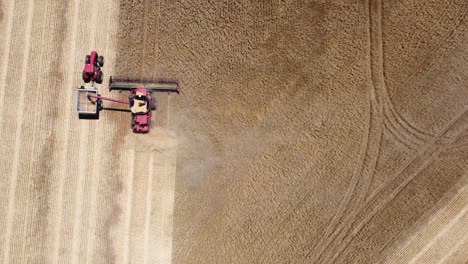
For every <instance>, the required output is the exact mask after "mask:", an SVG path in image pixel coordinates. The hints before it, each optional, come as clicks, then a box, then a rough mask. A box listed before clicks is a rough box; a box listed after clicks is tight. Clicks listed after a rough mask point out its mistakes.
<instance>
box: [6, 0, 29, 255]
mask: <svg viewBox="0 0 468 264" xmlns="http://www.w3.org/2000/svg"><path fill="white" fill-rule="evenodd" d="M33 13H34V0H31V1H29V2H28V10H27V15H26V29H25V34H24V43H25V48H24V53H23V59H22V63H21V78H20V84H19V87H20V91H19V100H18V101H19V102H18V105H20V106H21V107H23V105H24V100H25V93H26V82H27V74H28V72H27V65H28V59H29V53H30V46H31V28H32V18H33ZM23 117H24V111H19V112H18V114H17V119H16V131H15V145H14V146H15V149H14V153H13V162H12V165H11V167H12V169H11V175H10V179H11V182H10V190H9V195H8V197H9V200H8V207H7V208H8V209H7V210H8V211H7V215H6V220H5V223H6V224H5V226H6V228H5V230H6V231H5V232H6V234H5V240H4V243H3V249H4V255H3V263H5V264H7V263H9V261H10V244H11V236H12V229H13V216H14V214H15V199H16V187H17V186H16V185H17V179H18V172H19V165H20V164H19V162H20V160H19V158H20V157H19V155H20V148H21V145H22V144H21V133H22V130H21V127H22V125H23Z"/></svg>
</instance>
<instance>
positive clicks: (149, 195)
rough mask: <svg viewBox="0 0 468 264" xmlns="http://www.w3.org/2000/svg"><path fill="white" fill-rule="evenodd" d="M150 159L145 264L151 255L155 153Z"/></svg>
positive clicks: (151, 154)
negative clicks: (149, 248) (150, 238)
mask: <svg viewBox="0 0 468 264" xmlns="http://www.w3.org/2000/svg"><path fill="white" fill-rule="evenodd" d="M149 155H150V159H149V169H148V185H147V189H146V190H147V192H146V216H145V241H144V245H145V248H144V251H143V252H144V253H143V254H145V259H144V263H145V264H146V263H148V258H149V256H148V254H149V250H148V247H149V236H150V232H149V231H150V223H151V211H152V205H151V202H152V193H153V175H154V164H153V163H154V155H153V152H151V153H150V154H149Z"/></svg>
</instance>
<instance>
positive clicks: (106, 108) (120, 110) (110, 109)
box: [102, 107, 132, 113]
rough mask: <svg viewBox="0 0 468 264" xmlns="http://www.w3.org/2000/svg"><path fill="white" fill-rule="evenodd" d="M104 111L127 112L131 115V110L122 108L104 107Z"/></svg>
mask: <svg viewBox="0 0 468 264" xmlns="http://www.w3.org/2000/svg"><path fill="white" fill-rule="evenodd" d="M102 110H108V111H116V112H127V113H131V112H132V111H130V110H129V109H121V108H112V107H103V108H102Z"/></svg>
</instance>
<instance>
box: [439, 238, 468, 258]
mask: <svg viewBox="0 0 468 264" xmlns="http://www.w3.org/2000/svg"><path fill="white" fill-rule="evenodd" d="M467 242H468V233H465V235H464V236H463V237H462V239H460V240H459V241H458V242H457V243H456V244H455V245H454V246H453V247H452V248H451V249H450V250H449V251H448V252H447V253H445V255H444V257H443V258H441V259H440V260H439V261H438V262H437V264H442V263H446V261H447V260H448V259H449V258H450V257H452V256H453V255H454V254H455V253H456V252H457V251H458V250H460V248H461V247H462V246H463V245H465V243H467Z"/></svg>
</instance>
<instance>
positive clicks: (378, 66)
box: [314, 1, 464, 262]
mask: <svg viewBox="0 0 468 264" xmlns="http://www.w3.org/2000/svg"><path fill="white" fill-rule="evenodd" d="M369 21H370V22H369V27H370V43H371V59H372V60H373V62H371V66H372V67H373V71H372V75H373V77H374V78H376V77H378V78H379V82H380V84H381V85H380V86H377V87H376V88H380V89H381V90H378V92H379V94H380V95H382V97H383V98H384V100H385V98H386V97H385V93H386V89H385V87H384V85H385V82H384V81H385V80H384V75H383V61H376V60H381V59H383V57H382V56H383V54H382V39H381V28H380V26H381V3H380V1H369ZM382 97H381V98H382ZM383 104H384V105H385V104H386V103H385V102H384V103H383ZM384 108H385V107H384ZM463 114H464V112H462V115H460V116H458V117H457V118H456V119H455V120H454V121H452V122H450V123H449V125H448V127H447V128H446V129H444V130H443V132H442V133H441V134H439V135H438V136H436V137H435V138H433V139H432V140H431V142H433V143H432V144H431V143H429V144H427V145H425V148H424V149H423V151H424V150H426V149H430V147H431V146H433V145H434V144H435V143H436V141H437V140H438V139H440V138H442V136H443V135H445V133H444V132H446V131H448V130H449V129H450V128H451V127H452V126H453V125H454V124H455V123H456V121H457V120H459V119H460V118H461V117H462V116H463ZM385 117H387V115H385ZM387 120H389V119H387V118H386V120H385V121H387ZM390 122H391V121H389V123H390ZM391 123H392V124H394V125H395V122H391ZM407 135H408V134H407ZM413 135H414V134H413ZM419 136H420V135H418V137H419ZM404 142H406V143H407V142H408V141H406V140H405V141H404ZM415 147H416V146H415ZM423 153H424V152H423ZM420 156H421V152H420V154H419V155H417V156H416V157H420ZM415 159H416V158H414V159H412V160H411V161H410V163H409V164H408V165H407V166H405V167H404V168H403V170H402V171H401V172H400V173H399V174H397V176H396V177H395V178H394V179H392V180H391V181H390V182H389V183H387V184H385V185H384V186H381V187H380V188H379V189H378V190H377V191H374V192H373V193H371V194H370V196H369V198H368V199H367V200H366V201H365V203H364V204H363V205H362V206H361V207H360V208H358V210H354V211H352V213H351V214H350V215H348V217H346V218H345V219H344V220H343V221H342V223H343V224H342V226H341V227H339V228H336V229H335V230H334V232H333V233H332V234H331V235H330V237H331V238H330V241H331V242H329V243H326V244H325V247H324V248H325V249H327V248H330V247H333V246H332V242H333V241H341V240H342V239H345V238H347V237H348V236H349V234H350V233H353V234H355V233H357V232H356V229H354V230H353V231H351V229H352V227H353V225H354V219H356V217H358V216H359V215H363V216H364V217H365V216H366V214H361V212H363V211H365V210H364V208H368V207H372V206H373V204H374V202H375V201H376V200H378V199H377V198H376V196H377V194H380V193H385V192H384V191H385V190H386V189H387V188H388V187H390V186H392V185H393V184H395V183H397V182H398V181H397V180H401V179H399V178H400V177H398V176H401V175H402V173H403V171H404V170H405V169H406V168H408V167H410V166H411V164H412V163H413V161H414V160H415ZM426 165H428V163H427V164H423V165H422V166H419V169H418V170H417V171H416V173H415V174H417V173H418V172H419V171H420V170H422V169H423V168H424V167H425V166H426ZM412 178H414V175H413V177H410V179H412ZM409 182H410V181H407V182H403V184H401V185H397V187H395V188H394V189H395V190H397V192H396V193H394V195H393V196H391V197H388V199H386V200H384V202H383V203H381V205H380V206H379V207H377V208H376V210H374V211H372V212H373V214H372V215H374V214H375V212H377V211H378V210H380V209H381V208H380V207H382V208H383V207H384V206H385V205H386V203H388V202H389V201H391V200H392V199H393V198H392V197H395V196H396V194H397V193H398V192H399V191H401V189H403V187H404V186H406V185H407V184H408V183H409ZM381 196H382V197H385V196H384V195H381ZM357 212H359V213H357ZM369 219H370V218H369ZM367 221H368V220H367ZM361 228H362V226H361ZM343 244H345V245H346V244H347V243H342V245H343ZM325 252H327V253H328V254H326V253H325ZM333 252H335V250H328V251H324V250H323V249H322V252H320V253H319V255H318V257H317V258H316V259H314V261H316V262H321V261H325V260H327V255H330V254H333ZM334 256H335V255H334ZM334 256H332V257H334Z"/></svg>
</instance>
